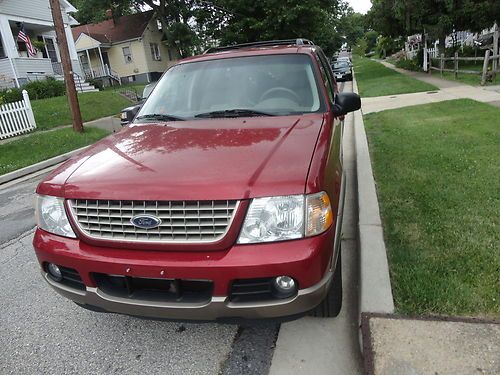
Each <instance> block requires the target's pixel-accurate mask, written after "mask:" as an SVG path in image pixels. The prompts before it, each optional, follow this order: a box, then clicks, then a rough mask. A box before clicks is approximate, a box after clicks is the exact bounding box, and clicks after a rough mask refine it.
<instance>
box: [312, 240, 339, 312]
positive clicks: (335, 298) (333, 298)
mask: <svg viewBox="0 0 500 375" xmlns="http://www.w3.org/2000/svg"><path fill="white" fill-rule="evenodd" d="M339 251H340V249H339ZM341 255H342V252H341V251H340V252H339V258H338V259H337V266H336V267H335V271H334V273H333V278H332V282H331V284H330V290H329V291H328V294H327V295H326V297H325V299H324V300H323V301H321V303H320V304H319V305H318V306H316V307H315V308H314V309H313V310H311V312H310V313H309V315H311V316H317V317H320V318H334V317H336V316H337V315H339V313H340V310H341V309H342V258H341Z"/></svg>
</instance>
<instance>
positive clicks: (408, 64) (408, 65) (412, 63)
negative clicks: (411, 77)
mask: <svg viewBox="0 0 500 375" xmlns="http://www.w3.org/2000/svg"><path fill="white" fill-rule="evenodd" d="M396 68H400V69H406V70H411V71H414V72H419V71H421V70H422V68H421V65H419V64H418V61H417V59H411V60H405V59H401V60H398V61H396Z"/></svg>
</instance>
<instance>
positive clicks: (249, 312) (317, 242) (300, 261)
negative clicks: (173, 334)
mask: <svg viewBox="0 0 500 375" xmlns="http://www.w3.org/2000/svg"><path fill="white" fill-rule="evenodd" d="M334 227H335V226H332V227H331V228H330V229H329V230H328V231H327V232H325V233H323V234H322V235H319V236H316V237H312V238H307V239H302V240H295V241H285V242H277V243H268V244H256V245H235V246H233V247H231V248H230V249H228V250H225V251H147V250H132V249H121V248H120V249H119V248H107V247H98V246H92V245H89V244H87V243H85V242H83V241H81V240H78V239H70V238H63V237H59V236H56V235H53V234H50V233H47V232H45V231H43V230H40V229H37V231H36V233H35V237H34V240H33V245H34V248H35V252H36V254H37V257H38V260H39V262H40V265H42V266H43V264H44V263H48V262H50V263H55V264H57V265H60V266H64V267H68V268H72V269H75V270H76V271H78V273H79V275H80V277H81V279H82V281H83V283H84V284H85V288H84V290H80V289H74V288H71V287H69V286H67V285H63V284H61V283H58V282H55V281H53V280H52V279H51V278H49V277H48V275H47V274H46V273H45V271H42V274H43V275H44V279H45V280H46V281H47V282H48V283H49V284H50V285H51V286H52V287H53V288H54V289H55V290H56V291H57V292H58V293H59V294H61V295H63V296H65V297H67V298H69V299H71V300H73V301H75V302H77V303H78V304H81V305H88V306H89V307H96V308H97V309H98V310H105V311H107V312H115V313H122V314H128V315H137V316H144V317H150V318H165V319H181V320H216V319H219V318H222V319H224V318H245V319H257V318H277V317H284V316H292V315H297V314H302V313H305V312H307V311H309V310H311V309H313V308H314V307H315V306H317V305H318V304H319V303H320V302H321V301H322V299H323V298H324V297H325V295H326V293H327V292H328V289H329V287H330V282H331V277H332V275H331V273H332V268H334V267H333V260H334V259H336V254H333V240H334V232H335V229H334ZM42 268H43V267H42ZM161 272H164V273H161ZM94 273H104V274H110V275H127V276H133V277H145V278H158V277H160V273H161V275H164V277H166V278H169V279H201V280H211V281H213V286H214V288H213V293H212V296H211V298H210V299H208V300H206V301H204V302H199V303H189V302H158V301H151V300H140V299H136V298H134V299H130V298H121V297H117V296H115V295H109V294H107V293H105V292H104V291H103V290H102V289H100V288H99V287H98V285H97V283H96V281H95V280H94V279H93V276H92V275H93V274H94ZM279 275H288V276H291V277H293V278H294V279H295V280H296V282H297V284H298V287H299V290H298V293H297V294H296V295H295V296H294V297H290V298H287V299H273V300H266V301H260V302H233V301H231V299H230V287H231V284H232V282H233V281H234V280H238V279H254V278H263V277H276V276H279Z"/></svg>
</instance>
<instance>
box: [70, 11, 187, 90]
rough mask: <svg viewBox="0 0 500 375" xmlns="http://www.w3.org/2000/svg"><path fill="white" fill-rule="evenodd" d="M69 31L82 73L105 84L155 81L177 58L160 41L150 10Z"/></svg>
mask: <svg viewBox="0 0 500 375" xmlns="http://www.w3.org/2000/svg"><path fill="white" fill-rule="evenodd" d="M72 32H73V38H74V40H75V45H76V50H77V53H78V59H79V62H80V67H81V68H80V69H81V71H82V73H83V75H84V76H85V78H87V79H99V80H102V81H103V83H104V84H105V85H110V84H114V83H132V82H137V83H146V82H152V81H156V80H158V79H159V77H160V76H161V74H162V73H163V72H164V71H165V70H166V69H168V67H170V66H171V65H173V64H174V63H175V61H176V60H177V59H178V53H177V51H176V50H175V49H173V48H169V47H167V45H166V44H165V42H164V41H163V32H162V31H161V28H160V27H159V24H158V22H157V20H156V18H155V17H154V12H153V11H148V12H142V13H136V14H131V15H127V16H122V17H118V18H116V19H113V18H110V19H108V20H105V21H103V22H101V23H98V24H89V25H80V26H76V27H73V29H72Z"/></svg>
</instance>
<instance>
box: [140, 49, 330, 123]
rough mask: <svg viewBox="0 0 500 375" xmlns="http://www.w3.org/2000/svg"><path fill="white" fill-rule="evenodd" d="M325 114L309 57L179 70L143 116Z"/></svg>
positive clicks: (157, 92)
mask: <svg viewBox="0 0 500 375" xmlns="http://www.w3.org/2000/svg"><path fill="white" fill-rule="evenodd" d="M322 108H323V104H322V100H321V96H320V92H319V90H318V86H317V83H316V79H315V75H314V70H313V66H312V61H311V59H310V57H309V56H307V55H268V56H252V57H238V58H228V59H218V60H209V61H199V62H193V63H186V64H180V65H176V66H174V67H172V68H171V69H170V70H168V71H167V72H166V73H165V75H164V76H163V78H162V79H161V80H160V81H159V82H158V84H157V87H156V88H155V90H154V92H153V93H152V95H151V96H150V97H149V99H148V100H147V101H146V103H145V105H144V107H143V108H142V110H141V112H140V113H139V116H142V115H147V114H165V115H166V114H168V115H173V116H177V117H183V118H192V117H194V116H196V115H197V114H200V113H206V112H212V111H224V110H232V109H251V110H255V111H265V112H267V113H272V114H276V115H280V114H281V115H286V114H291V113H311V112H318V111H320V110H321V109H322Z"/></svg>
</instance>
